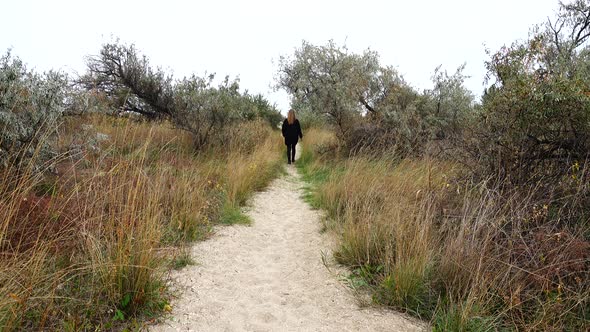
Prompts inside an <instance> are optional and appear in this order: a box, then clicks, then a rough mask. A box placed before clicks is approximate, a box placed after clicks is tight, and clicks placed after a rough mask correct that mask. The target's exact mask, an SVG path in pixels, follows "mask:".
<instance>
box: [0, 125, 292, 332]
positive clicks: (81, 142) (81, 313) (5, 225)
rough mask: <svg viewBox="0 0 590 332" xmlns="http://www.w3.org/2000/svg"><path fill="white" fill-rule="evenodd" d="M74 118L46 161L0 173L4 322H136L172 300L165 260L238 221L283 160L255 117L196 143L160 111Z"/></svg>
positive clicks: (178, 258)
mask: <svg viewBox="0 0 590 332" xmlns="http://www.w3.org/2000/svg"><path fill="white" fill-rule="evenodd" d="M70 120H71V121H67V122H66V123H64V124H63V125H62V126H60V128H59V137H58V140H57V142H56V143H55V144H56V146H55V149H56V150H57V151H61V153H60V154H59V155H58V156H57V157H56V158H55V159H54V160H53V161H52V163H51V165H52V166H51V169H49V168H48V169H47V171H45V172H38V171H37V170H36V169H33V162H31V163H30V164H29V165H28V166H27V165H23V164H21V165H20V166H18V167H17V166H11V167H9V168H7V169H4V170H3V171H2V172H1V173H0V289H1V293H2V294H5V296H3V297H2V298H1V299H0V326H1V327H2V328H1V330H3V331H11V330H71V331H73V330H104V329H123V328H124V327H131V328H133V327H134V326H135V327H137V328H141V324H142V323H141V321H143V320H145V319H150V318H151V317H157V316H158V315H159V314H161V313H162V312H164V311H169V310H170V309H171V308H170V305H169V303H168V300H167V298H168V294H167V291H166V284H165V281H166V271H167V269H169V268H182V267H183V266H186V265H188V264H192V263H193V261H192V258H191V257H190V254H189V253H188V251H187V250H186V247H187V246H188V245H189V244H190V242H191V241H195V240H200V239H204V238H207V237H208V236H209V234H210V231H211V228H212V225H214V224H217V223H244V222H245V221H246V220H247V218H246V217H245V216H244V215H243V214H241V212H240V207H241V206H243V205H244V204H245V202H246V201H247V199H248V197H249V196H250V195H251V194H252V193H253V192H254V191H256V190H260V189H261V188H263V187H264V186H265V185H266V184H268V183H269V182H270V180H271V179H272V178H273V177H275V176H276V175H277V174H278V173H279V172H280V169H281V161H282V159H281V158H280V156H281V155H282V154H280V153H279V151H282V150H281V147H282V146H281V140H280V138H279V135H278V133H277V132H275V131H273V130H272V129H270V128H269V127H268V125H266V124H263V123H260V122H248V123H243V124H240V125H238V126H239V127H241V130H243V131H246V132H249V133H251V134H250V135H247V136H246V137H244V136H238V135H237V134H236V135H233V136H232V135H231V133H228V134H227V135H228V137H227V139H226V144H224V146H211V147H210V148H209V149H208V150H202V151H200V152H199V153H197V152H196V151H195V150H194V148H193V142H192V138H191V137H190V136H189V135H187V134H184V133H182V132H179V131H178V130H175V129H173V128H172V127H171V126H169V125H168V124H167V123H166V122H162V123H151V122H136V121H133V120H130V119H125V118H113V117H107V116H100V115H92V116H85V117H82V118H71V119H70ZM236 133H237V132H236ZM32 160H34V158H33V159H32ZM48 165H49V164H48Z"/></svg>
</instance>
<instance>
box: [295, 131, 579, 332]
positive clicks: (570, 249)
mask: <svg viewBox="0 0 590 332" xmlns="http://www.w3.org/2000/svg"><path fill="white" fill-rule="evenodd" d="M330 142H331V138H330V137H329V135H327V134H325V133H320V132H319V131H317V130H316V131H315V132H314V130H309V131H308V134H307V135H306V140H305V142H304V143H305V146H304V149H305V150H304V151H305V154H306V156H305V159H304V160H305V163H304V164H303V165H301V170H302V172H303V173H304V176H305V178H306V179H308V180H309V181H311V182H312V189H311V190H312V194H311V201H312V203H314V204H316V205H317V206H318V207H321V208H324V209H326V210H327V211H328V215H329V216H330V219H331V220H332V221H331V222H329V223H328V224H327V225H328V227H331V228H332V229H333V230H334V231H335V232H337V233H338V234H339V236H340V245H339V247H338V249H337V250H336V252H335V253H334V255H335V257H336V259H337V260H338V261H340V262H341V263H343V264H346V265H348V266H350V267H351V269H352V274H351V276H350V280H351V284H352V285H353V286H355V287H360V288H365V289H367V290H369V291H370V292H371V293H372V294H373V299H374V300H375V301H376V302H378V303H381V304H385V305H388V306H392V307H394V308H397V309H399V310H403V311H407V312H410V313H413V314H415V315H417V316H419V317H422V318H425V319H429V320H431V322H432V324H433V328H434V330H440V331H447V330H453V331H456V330H460V331H467V330H496V329H524V330H580V329H581V330H583V329H585V328H588V326H589V325H588V299H589V298H590V293H589V292H590V280H588V273H589V271H590V269H589V268H590V246H589V243H588V241H587V240H585V238H584V236H587V235H588V230H589V229H588V220H585V221H584V220H579V221H578V223H576V224H575V225H571V224H569V223H565V222H559V220H560V216H566V215H567V208H566V207H564V206H560V205H559V203H558V202H546V204H543V203H542V202H540V201H539V197H541V195H539V193H538V191H539V190H546V188H528V189H526V190H513V191H510V192H507V191H503V190H502V188H501V187H500V186H499V185H498V186H496V187H494V186H492V185H490V184H485V183H469V182H466V181H459V175H460V174H461V169H460V168H459V166H458V165H455V164H453V163H449V162H445V161H440V160H431V159H415V160H411V159H406V160H396V159H394V158H391V157H389V158H388V157H366V156H364V157H362V156H361V157H353V158H340V157H339V156H338V154H337V153H334V152H330V151H332V150H330V149H325V148H324V149H323V152H322V148H321V147H324V146H329V145H330V144H332V143H330ZM326 151H328V152H326ZM586 177H587V174H586V173H585V171H579V170H578V173H577V174H576V177H572V178H570V179H566V180H564V181H570V183H569V184H568V185H567V186H566V187H568V188H570V189H569V190H570V195H578V196H575V197H584V196H583V194H581V193H588V183H587V181H585V180H582V179H583V178H586ZM555 195H556V194H555ZM543 196H546V195H545V194H544V195H543ZM568 197H569V196H568ZM572 201H573V200H570V202H572ZM576 206H582V205H580V204H578V205H576ZM577 215H583V214H580V213H578V214H577ZM562 219H566V218H565V217H562Z"/></svg>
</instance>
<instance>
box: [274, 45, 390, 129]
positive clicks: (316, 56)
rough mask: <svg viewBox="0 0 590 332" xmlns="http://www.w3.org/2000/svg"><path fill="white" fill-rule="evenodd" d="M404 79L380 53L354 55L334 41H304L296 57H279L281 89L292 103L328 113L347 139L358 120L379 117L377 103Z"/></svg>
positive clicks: (370, 52)
mask: <svg viewBox="0 0 590 332" xmlns="http://www.w3.org/2000/svg"><path fill="white" fill-rule="evenodd" d="M399 80H400V77H399V76H398V74H397V72H396V71H395V70H394V69H393V68H382V67H381V66H380V65H379V56H378V54H377V53H376V52H373V51H370V50H367V51H365V52H363V54H361V55H357V54H351V53H349V52H348V50H347V49H346V47H339V46H336V45H335V44H334V42H333V41H329V42H328V44H327V45H325V46H314V45H311V44H309V43H308V42H305V41H304V42H303V43H302V45H301V48H299V49H296V50H295V54H294V56H293V58H288V57H281V58H280V60H279V75H278V83H277V87H278V88H284V89H285V90H286V91H287V92H288V93H289V94H291V96H292V104H293V105H298V107H302V108H306V109H309V110H312V111H313V112H316V113H318V114H324V115H326V116H327V117H328V118H329V119H330V120H331V122H332V123H334V124H335V125H336V127H337V128H338V133H339V135H340V136H341V137H342V138H344V137H345V136H346V135H347V133H348V132H349V131H350V130H351V129H352V126H353V123H354V119H356V118H358V117H359V116H362V115H365V114H370V115H372V116H376V115H377V113H378V110H376V109H375V105H376V103H377V102H378V101H379V100H380V99H382V98H384V94H385V95H386V94H387V91H386V90H387V88H389V86H390V85H391V84H393V83H394V82H397V81H399Z"/></svg>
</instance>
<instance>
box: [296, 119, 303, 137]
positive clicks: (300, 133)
mask: <svg viewBox="0 0 590 332" xmlns="http://www.w3.org/2000/svg"><path fill="white" fill-rule="evenodd" d="M297 130H298V131H299V138H301V139H303V132H301V124H300V123H299V120H297Z"/></svg>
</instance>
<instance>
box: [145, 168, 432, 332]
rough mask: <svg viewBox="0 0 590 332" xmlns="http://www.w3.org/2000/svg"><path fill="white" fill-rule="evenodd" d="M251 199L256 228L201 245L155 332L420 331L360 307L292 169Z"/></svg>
mask: <svg viewBox="0 0 590 332" xmlns="http://www.w3.org/2000/svg"><path fill="white" fill-rule="evenodd" d="M287 173H288V174H287V175H286V176H283V177H281V178H279V179H277V180H275V181H274V182H273V183H272V184H271V185H270V186H269V188H268V189H267V190H266V191H264V192H260V193H257V194H256V195H255V196H254V197H253V199H252V200H251V204H250V205H251V207H250V208H248V211H247V214H248V215H249V216H250V217H251V218H252V220H253V223H252V225H251V226H220V227H217V228H216V229H215V233H216V234H215V235H214V236H213V237H212V238H211V239H209V240H207V241H203V242H199V243H197V244H196V245H195V246H194V247H193V249H192V254H193V257H194V258H195V260H196V261H197V265H194V266H189V267H187V268H184V269H183V270H181V271H178V272H174V273H173V275H172V280H173V287H174V288H175V289H176V290H177V291H178V293H179V294H180V296H179V298H178V299H176V300H174V301H173V302H172V308H173V309H172V314H171V316H170V317H167V318H166V320H165V322H164V323H162V324H161V325H158V326H152V327H151V329H152V330H153V331H420V330H425V329H427V326H426V324H422V323H420V322H417V321H416V320H413V319H410V318H407V317H406V316H404V315H401V314H399V313H396V312H394V311H391V310H385V309H378V308H374V307H365V308H360V307H359V305H358V301H356V300H355V297H354V296H353V294H352V293H351V291H350V289H349V288H348V287H347V286H346V284H345V283H344V282H343V277H342V275H344V274H345V271H343V269H342V268H341V267H338V266H336V264H335V263H334V262H333V260H332V259H327V262H326V263H327V265H328V267H329V269H328V268H327V267H326V265H324V262H323V260H322V256H327V257H331V254H330V253H331V249H332V245H333V241H332V240H331V237H330V236H329V235H327V234H322V233H321V232H320V228H321V222H320V215H319V213H318V212H317V211H313V210H311V209H310V207H309V205H308V204H307V203H305V202H304V201H303V200H302V198H301V194H302V191H301V186H302V182H301V179H300V178H299V175H298V174H297V172H296V170H295V168H294V167H293V166H292V165H289V166H288V167H287Z"/></svg>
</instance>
